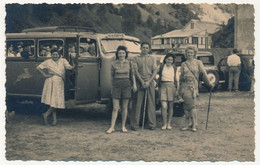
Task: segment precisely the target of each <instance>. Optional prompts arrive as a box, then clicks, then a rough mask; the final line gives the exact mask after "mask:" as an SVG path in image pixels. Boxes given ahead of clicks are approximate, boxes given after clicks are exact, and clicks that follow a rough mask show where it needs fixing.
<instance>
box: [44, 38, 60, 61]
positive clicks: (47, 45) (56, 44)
mask: <svg viewBox="0 0 260 165" xmlns="http://www.w3.org/2000/svg"><path fill="white" fill-rule="evenodd" d="M52 49H58V50H59V51H60V52H61V54H62V55H63V41H62V40H40V41H39V56H40V57H47V58H48V57H51V50H52Z"/></svg>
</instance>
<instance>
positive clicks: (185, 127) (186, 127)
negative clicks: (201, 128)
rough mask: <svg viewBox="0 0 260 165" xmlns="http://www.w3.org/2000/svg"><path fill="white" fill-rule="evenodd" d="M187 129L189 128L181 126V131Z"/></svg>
mask: <svg viewBox="0 0 260 165" xmlns="http://www.w3.org/2000/svg"><path fill="white" fill-rule="evenodd" d="M188 130H189V128H188V127H183V128H181V131H188Z"/></svg>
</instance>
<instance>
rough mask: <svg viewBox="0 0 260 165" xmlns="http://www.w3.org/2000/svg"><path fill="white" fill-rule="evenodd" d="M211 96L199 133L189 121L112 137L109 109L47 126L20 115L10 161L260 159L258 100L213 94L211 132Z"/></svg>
mask: <svg viewBox="0 0 260 165" xmlns="http://www.w3.org/2000/svg"><path fill="white" fill-rule="evenodd" d="M208 96H209V93H201V94H200V105H199V108H198V109H199V111H198V127H199V130H198V131H197V132H195V133H194V132H191V131H186V132H182V131H180V128H181V127H182V126H183V124H184V118H183V117H174V118H173V124H172V126H173V129H172V130H166V131H163V130H160V127H161V126H162V118H161V114H160V111H158V112H157V129H156V130H154V131H151V130H148V129H144V130H138V131H130V128H129V124H128V125H127V128H128V129H129V132H128V133H122V132H121V131H120V128H121V119H120V118H121V116H120V117H119V119H118V121H117V125H116V132H114V133H112V134H106V133H105V131H106V130H107V129H108V128H109V125H110V115H108V113H107V112H106V111H105V106H104V105H98V104H92V105H89V106H88V107H86V108H79V109H71V110H65V111H64V110H63V111H59V112H58V124H57V125H56V126H54V127H53V126H45V125H43V124H42V123H43V121H42V118H41V116H40V115H22V114H17V113H16V114H15V115H14V116H11V117H10V122H9V123H8V124H6V159H7V160H51V161H57V160H62V161H97V160H105V161H108V160H116V161H126V160H127V161H137V160H144V161H213V162H215V161H233V160H237V161H241V162H245V161H255V155H254V150H255V142H254V141H255V138H254V136H255V131H254V101H253V98H254V96H253V94H252V93H249V92H236V93H235V92H233V93H229V92H224V91H219V92H215V93H213V94H212V100H211V108H210V116H209V123H208V129H207V130H205V124H206V116H207V108H208Z"/></svg>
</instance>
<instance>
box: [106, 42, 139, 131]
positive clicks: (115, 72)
mask: <svg viewBox="0 0 260 165" xmlns="http://www.w3.org/2000/svg"><path fill="white" fill-rule="evenodd" d="M127 57H128V52H127V48H126V47H125V46H118V48H117V51H116V60H115V61H114V62H113V63H112V65H111V74H112V98H113V112H112V118H111V126H110V128H109V129H108V130H107V131H106V133H107V134H111V133H112V132H114V131H115V123H116V119H117V115H118V110H119V109H120V103H121V110H122V132H127V129H126V127H125V123H126V118H127V111H128V109H127V108H128V102H129V99H130V98H131V91H132V89H133V91H134V92H136V90H137V87H136V82H135V75H134V70H133V67H132V64H131V62H130V61H128V60H127Z"/></svg>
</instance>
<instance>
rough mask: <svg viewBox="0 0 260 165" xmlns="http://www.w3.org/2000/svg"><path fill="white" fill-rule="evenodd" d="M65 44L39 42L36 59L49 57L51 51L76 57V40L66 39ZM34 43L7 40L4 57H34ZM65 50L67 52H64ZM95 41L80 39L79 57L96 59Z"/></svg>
mask: <svg viewBox="0 0 260 165" xmlns="http://www.w3.org/2000/svg"><path fill="white" fill-rule="evenodd" d="M66 41H67V42H66V43H65V42H64V40H62V39H59V40H40V41H39V42H38V48H39V49H38V53H37V54H38V57H46V58H48V57H51V50H52V49H58V50H60V52H61V54H62V55H63V56H66V53H65V52H68V54H71V55H73V56H76V52H77V50H76V39H75V38H73V39H67V40H66ZM35 43H36V42H35V41H34V40H9V41H6V47H7V52H6V57H21V58H25V59H28V58H30V57H35V53H36V51H37V50H36V49H35V48H36V46H35V45H36V44H35ZM66 49H67V50H66ZM96 52H97V49H96V40H94V39H88V38H81V39H80V44H79V57H83V58H84V57H96V56H97V53H96Z"/></svg>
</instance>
